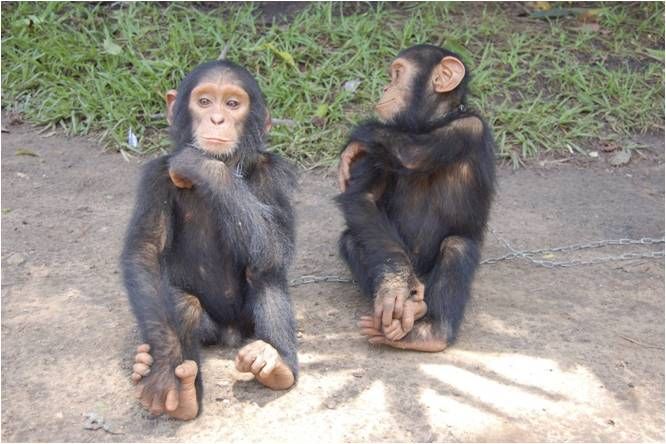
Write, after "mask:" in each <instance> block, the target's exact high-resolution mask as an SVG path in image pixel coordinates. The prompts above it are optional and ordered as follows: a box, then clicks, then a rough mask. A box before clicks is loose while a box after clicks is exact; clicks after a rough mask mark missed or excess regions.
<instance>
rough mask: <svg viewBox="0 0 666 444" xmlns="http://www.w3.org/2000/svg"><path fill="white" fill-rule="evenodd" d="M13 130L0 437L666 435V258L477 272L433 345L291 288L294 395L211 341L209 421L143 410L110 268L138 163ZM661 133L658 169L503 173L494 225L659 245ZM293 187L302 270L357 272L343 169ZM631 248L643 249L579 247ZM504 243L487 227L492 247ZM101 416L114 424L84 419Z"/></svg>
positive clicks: (558, 241) (361, 309) (339, 298)
mask: <svg viewBox="0 0 666 444" xmlns="http://www.w3.org/2000/svg"><path fill="white" fill-rule="evenodd" d="M10 130H11V133H9V134H3V136H2V139H3V140H2V376H3V377H2V439H3V440H4V441H213V440H225V441H234V442H239V441H250V442H252V441H268V440H280V441H289V442H292V441H307V442H339V441H541V440H545V441H561V440H566V441H569V440H572V441H663V439H664V350H663V347H664V293H663V291H664V262H663V260H662V259H659V260H632V261H625V262H610V263H605V264H602V265H595V266H587V267H577V268H571V269H556V270H552V269H545V268H537V267H534V266H531V265H528V264H526V263H523V262H515V261H513V262H503V263H499V264H495V265H484V266H482V267H481V269H480V272H479V274H478V277H477V279H476V282H475V285H474V291H473V301H472V303H471V306H470V308H469V311H468V314H467V319H466V322H465V323H464V327H463V330H462V333H461V337H460V340H459V341H458V343H457V344H456V345H455V346H454V347H452V348H451V349H449V350H447V351H446V352H444V353H439V354H419V353H415V352H401V351H397V350H393V349H383V348H374V347H372V346H370V345H369V344H367V343H366V342H365V341H364V339H363V338H361V337H360V336H359V335H358V333H357V329H356V327H355V324H356V321H357V319H358V318H359V317H360V316H361V315H363V314H365V313H366V312H368V311H369V307H370V304H369V303H368V302H367V301H364V300H362V298H361V297H360V295H359V293H358V290H357V289H356V288H355V287H353V286H352V285H350V284H342V283H320V284H311V285H304V286H300V287H296V288H293V289H292V297H293V299H294V303H295V307H296V313H297V319H298V323H299V331H300V333H299V337H300V353H299V356H300V361H301V376H300V380H299V382H298V384H297V386H296V387H295V388H293V389H292V390H289V391H287V392H273V391H270V390H267V389H265V388H264V387H262V386H260V385H259V384H257V383H256V382H255V381H248V380H247V379H248V378H247V375H243V374H239V373H237V372H236V371H235V370H234V364H233V358H234V356H235V350H230V349H219V348H209V349H207V350H206V352H205V354H204V355H205V361H204V362H203V365H202V368H201V370H202V372H203V375H204V382H205V388H206V390H205V393H204V411H203V413H202V414H201V415H200V417H199V418H198V419H196V420H194V421H191V422H188V423H179V422H177V421H173V420H169V419H165V418H159V419H153V418H150V416H149V415H148V414H147V413H145V412H144V411H143V410H142V409H141V408H140V406H139V405H138V403H137V402H136V401H135V400H134V398H133V389H132V386H131V384H130V382H129V375H130V373H131V365H132V357H133V354H134V349H135V347H136V345H138V343H139V342H138V336H137V330H136V328H135V326H134V318H133V317H132V315H131V313H130V309H129V305H128V303H127V300H126V297H125V294H124V290H123V287H122V284H121V281H120V274H119V269H118V256H119V253H120V248H121V244H122V238H123V235H124V231H125V228H126V224H127V222H128V220H129V216H130V212H131V207H132V205H133V202H134V193H135V186H136V185H135V184H136V181H137V173H138V164H137V162H132V163H127V162H125V161H123V160H122V157H121V156H119V155H117V154H103V153H101V152H100V151H99V150H98V149H96V146H95V144H94V143H92V142H89V141H87V140H85V139H75V138H67V137H64V136H60V135H56V136H53V137H49V138H41V137H40V136H38V135H37V134H36V131H35V130H34V129H32V128H31V127H29V126H13V127H10ZM661 139H662V140H663V137H662V138H661ZM656 140H659V139H656ZM654 143H656V145H657V146H655V153H653V155H652V159H653V161H650V162H648V161H640V162H636V161H632V163H631V164H629V166H628V167H624V168H619V169H612V168H608V167H606V166H587V167H585V168H582V167H577V166H573V165H568V166H567V165H563V166H559V167H554V168H552V169H542V168H533V169H523V170H519V171H517V172H512V171H510V170H508V169H500V174H499V194H498V199H497V202H496V205H495V207H494V212H493V215H492V218H491V224H492V226H493V227H494V229H495V230H496V231H497V232H498V233H499V234H500V235H501V236H502V237H504V238H506V239H507V240H509V241H510V242H511V243H512V244H513V245H514V246H515V247H517V248H539V247H545V246H553V245H563V244H570V243H577V242H581V241H589V240H599V239H615V238H622V237H629V238H638V237H642V236H650V237H661V236H663V233H664V163H663V150H664V148H663V141H661V142H654ZM20 150H24V151H20ZM25 150H27V151H29V152H32V153H34V154H37V155H38V157H34V156H29V155H25V153H26V151H25ZM17 151H19V152H20V153H23V154H24V155H16V152H17ZM601 163H602V162H601V161H599V162H598V164H601ZM300 182H301V189H300V190H299V191H298V193H297V198H296V199H297V200H296V208H297V211H298V224H299V225H298V255H297V260H296V264H295V265H294V267H293V269H292V277H294V278H295V277H299V276H302V275H305V274H314V275H329V274H330V275H340V276H347V275H348V273H347V271H346V270H345V268H344V266H343V264H342V262H341V260H340V259H339V258H338V255H337V246H336V241H337V236H338V235H339V233H340V231H341V228H342V218H341V216H340V214H339V212H338V210H337V209H336V208H335V206H334V205H333V203H332V198H333V196H334V195H335V193H336V188H335V178H334V175H333V174H331V171H330V170H315V171H312V172H303V173H302V174H301V179H300ZM660 248H663V245H657V246H653V248H649V249H653V250H655V249H660ZM649 249H648V250H649ZM626 251H645V249H643V250H637V249H636V248H633V249H632V248H620V247H615V248H614V249H613V248H611V249H605V250H603V251H600V250H597V251H586V252H584V253H582V254H581V256H579V257H583V258H585V257H587V258H589V257H596V256H603V255H607V254H618V253H622V252H626ZM505 252H506V250H505V249H504V247H502V245H501V244H500V243H499V242H498V241H497V240H496V239H495V238H494V237H493V236H492V235H489V236H488V241H487V243H486V246H485V250H484V257H492V256H498V255H501V254H503V253H505ZM555 259H560V257H559V256H558V257H556V258H555ZM627 338H629V339H631V340H628V339H627ZM90 414H94V416H90ZM86 415H88V416H87V417H86ZM87 418H88V419H87ZM90 418H95V420H96V421H97V422H96V423H95V424H99V423H100V422H101V421H102V420H100V418H103V423H104V426H105V427H100V428H97V430H89V429H86V428H84V426H86V425H90V422H91V421H92V420H91V419H90ZM87 421H88V422H87ZM91 428H95V427H91ZM104 428H105V429H106V431H105V430H104ZM110 432H113V433H110Z"/></svg>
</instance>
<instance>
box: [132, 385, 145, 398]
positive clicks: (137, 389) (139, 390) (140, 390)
mask: <svg viewBox="0 0 666 444" xmlns="http://www.w3.org/2000/svg"><path fill="white" fill-rule="evenodd" d="M144 387H145V385H143V384H139V385H137V386H136V387H135V388H134V397H135V398H136V399H141V398H142V397H143V389H144Z"/></svg>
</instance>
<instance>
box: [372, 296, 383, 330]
mask: <svg viewBox="0 0 666 444" xmlns="http://www.w3.org/2000/svg"><path fill="white" fill-rule="evenodd" d="M383 312H384V307H383V306H382V304H381V303H377V302H375V311H374V312H373V316H372V325H373V326H374V327H375V328H376V329H377V330H379V329H380V328H381V327H382V314H383Z"/></svg>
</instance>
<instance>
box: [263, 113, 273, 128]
mask: <svg viewBox="0 0 666 444" xmlns="http://www.w3.org/2000/svg"><path fill="white" fill-rule="evenodd" d="M271 128H273V118H272V117H271V112H270V111H269V110H268V108H267V109H266V118H265V119H264V134H268V132H269V131H270V130H271Z"/></svg>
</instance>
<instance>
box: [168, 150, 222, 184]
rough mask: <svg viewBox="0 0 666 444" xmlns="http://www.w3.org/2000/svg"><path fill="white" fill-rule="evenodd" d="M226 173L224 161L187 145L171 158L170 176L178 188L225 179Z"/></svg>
mask: <svg viewBox="0 0 666 444" xmlns="http://www.w3.org/2000/svg"><path fill="white" fill-rule="evenodd" d="M226 175H227V167H226V165H225V164H224V162H222V161H220V160H216V159H212V158H210V157H209V156H207V155H206V154H205V153H204V152H202V151H200V150H197V149H194V148H189V147H186V148H184V149H182V150H180V151H179V152H178V153H176V154H175V155H173V156H172V157H171V158H170V159H169V176H170V177H171V181H172V182H173V183H174V185H176V186H177V187H178V188H192V186H193V185H201V184H202V183H203V182H210V181H211V180H215V181H216V182H217V179H223V178H224V177H225V176H226ZM215 185H219V183H215Z"/></svg>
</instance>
